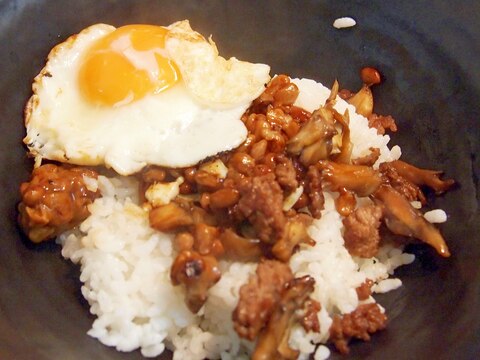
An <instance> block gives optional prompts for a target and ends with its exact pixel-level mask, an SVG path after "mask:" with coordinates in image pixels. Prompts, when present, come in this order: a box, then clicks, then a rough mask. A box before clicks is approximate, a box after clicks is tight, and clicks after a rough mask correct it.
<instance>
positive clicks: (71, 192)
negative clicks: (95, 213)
mask: <svg viewBox="0 0 480 360" xmlns="http://www.w3.org/2000/svg"><path fill="white" fill-rule="evenodd" d="M85 177H88V178H92V179H96V178H97V173H96V172H95V171H93V170H89V169H86V168H67V167H62V166H58V165H54V164H46V165H42V166H40V167H38V168H36V169H35V170H33V172H32V179H31V180H30V181H29V182H24V183H23V184H22V185H21V186H20V193H21V195H22V201H21V203H20V204H19V206H18V209H19V222H20V225H21V227H22V229H23V231H24V232H25V234H27V236H28V237H29V238H30V240H31V241H33V242H35V243H38V242H41V241H45V240H49V239H51V238H53V237H55V236H57V235H58V234H60V233H62V232H63V231H65V230H67V229H70V228H72V227H74V226H75V225H77V224H79V223H80V222H81V221H83V220H85V219H86V218H87V217H88V215H90V213H89V211H88V209H87V206H88V205H89V204H91V203H92V202H93V201H94V200H95V199H96V198H97V197H98V196H99V193H98V192H97V191H90V190H89V189H88V188H87V186H86V184H85V180H84V178H85Z"/></svg>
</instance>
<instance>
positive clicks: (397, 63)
mask: <svg viewBox="0 0 480 360" xmlns="http://www.w3.org/2000/svg"><path fill="white" fill-rule="evenodd" d="M478 14H480V3H479V2H478V1H475V0H471V1H468V0H465V1H456V2H451V1H423V0H422V1H410V2H408V3H407V2H406V1H404V2H400V1H368V2H366V1H365V2H359V1H355V2H353V1H352V2H340V1H309V2H307V1H274V0H272V1H229V2H227V1H178V2H177V1H175V2H173V1H159V0H156V1H154V0H142V1H116V0H109V1H99V0H87V1H63V2H60V1H40V0H39V1H33V0H31V1H30V0H18V1H13V0H12V1H8V0H4V1H0V46H1V57H0V79H1V81H0V136H1V141H0V146H1V151H0V163H1V185H2V188H3V193H2V197H1V199H2V200H1V202H0V206H1V226H0V359H19V360H24V359H36V360H42V359H140V358H141V356H140V353H139V352H138V351H137V352H133V353H129V354H122V353H117V352H116V351H115V350H113V349H111V348H108V347H105V346H103V345H101V344H100V343H99V342H98V341H96V340H94V339H92V338H90V337H88V336H87V335H86V334H85V333H86V331H87V330H88V329H89V326H90V324H91V322H92V317H91V316H90V314H89V312H88V307H87V304H86V303H85V301H84V300H83V299H82V298H81V295H80V283H79V281H78V274H79V272H78V269H77V268H76V267H75V266H74V265H72V264H71V263H69V262H67V261H65V260H63V259H62V257H61V255H60V251H59V250H60V249H59V248H58V246H56V245H55V244H53V243H50V244H44V245H40V246H32V245H31V244H29V243H28V241H25V240H24V239H23V238H22V236H21V235H20V233H19V231H18V228H17V226H16V222H15V217H16V210H15V206H16V203H17V202H18V200H19V195H18V185H19V183H20V182H21V181H24V180H26V179H27V178H28V176H29V172H30V170H31V167H32V163H31V161H30V160H28V159H27V158H26V156H25V150H24V148H23V147H22V143H21V139H22V137H23V135H24V129H23V123H22V109H23V106H24V104H25V102H26V100H27V98H28V97H29V96H30V92H31V90H30V86H31V82H32V79H33V77H34V76H35V75H36V74H37V73H38V72H39V70H40V69H41V68H42V66H43V64H44V59H45V57H46V55H47V54H48V51H49V50H50V48H51V47H52V46H53V45H55V44H56V43H58V42H60V41H63V40H64V39H66V37H67V36H69V35H70V34H73V33H77V32H78V31H79V30H81V29H82V28H84V27H86V26H88V25H90V24H93V23H97V22H105V23H111V24H113V25H122V24H127V23H153V24H160V25H166V24H170V23H171V22H173V21H176V20H180V19H186V18H188V19H190V20H191V23H192V25H193V27H194V28H195V29H196V30H198V31H200V32H201V33H203V34H205V35H208V34H214V38H215V40H216V42H217V45H218V47H219V49H220V52H221V54H222V55H224V56H227V57H230V56H236V57H238V58H240V59H245V60H249V61H253V62H263V63H268V64H270V65H271V66H272V73H288V74H291V75H292V76H296V77H308V78H312V79H316V80H318V81H321V82H323V83H325V84H327V85H328V84H331V83H332V82H333V80H334V79H335V78H337V79H338V80H339V81H340V83H341V84H342V85H343V86H344V87H347V88H351V89H357V88H358V87H359V86H360V80H359V78H358V70H359V69H360V68H361V67H362V66H366V65H371V66H375V67H376V68H378V69H380V71H381V72H382V73H383V75H384V77H385V82H384V84H383V85H381V86H380V87H378V88H376V89H375V90H374V91H375V99H376V101H377V104H376V105H377V106H376V109H377V112H379V113H384V114H392V115H393V116H394V117H395V118H396V119H397V123H398V126H399V131H398V132H397V133H396V134H395V135H394V136H393V141H392V143H394V144H399V145H400V146H401V147H402V150H403V154H404V159H407V160H408V161H410V162H412V163H414V164H417V165H419V166H422V167H428V168H439V169H443V170H445V172H446V174H447V175H448V176H449V177H453V178H455V179H456V180H457V181H458V184H459V186H458V187H457V188H456V189H455V190H454V191H451V192H449V193H447V194H446V195H445V196H443V197H441V198H437V199H431V200H432V202H431V206H432V207H441V208H443V209H445V210H446V212H447V213H448V215H449V221H448V222H447V223H446V224H443V225H441V226H440V228H441V230H442V232H443V234H444V235H445V238H446V239H447V241H448V244H449V246H450V248H451V251H452V257H451V258H449V259H443V258H439V257H438V256H437V255H436V254H434V253H433V252H432V251H431V250H430V249H427V248H426V247H423V246H415V247H414V248H413V249H412V250H413V251H414V252H415V253H416V255H417V260H416V262H415V263H414V264H412V265H410V266H408V267H404V268H402V269H401V270H400V271H399V272H398V273H399V275H400V276H401V278H402V280H403V281H404V286H403V287H402V288H401V289H399V290H397V291H394V292H392V293H390V294H388V295H384V296H378V299H379V301H380V302H381V303H382V304H384V305H385V307H386V309H387V312H388V314H389V317H390V320H389V325H388V329H387V330H386V331H383V332H381V333H379V334H377V335H375V336H374V337H373V339H372V341H371V342H369V343H354V344H353V345H352V349H351V350H352V351H351V355H350V358H351V359H357V358H369V359H429V358H431V359H474V358H477V359H478V358H480V267H479V265H480V235H479V234H480V217H479V210H478V208H479V191H480V189H479V185H478V179H479V176H480V173H479V171H480V166H479V157H480V152H479V150H480V122H479V121H480V113H479V104H480V67H479V66H478V58H477V57H478V55H480V41H479V38H480V25H479V24H480V21H479V19H478ZM341 16H352V17H354V18H355V19H356V20H357V25H356V26H355V27H353V28H350V29H344V30H337V29H334V28H333V27H332V22H333V21H334V20H335V19H336V18H337V17H341ZM332 358H333V359H338V358H340V356H339V355H336V354H335V355H333V356H332Z"/></svg>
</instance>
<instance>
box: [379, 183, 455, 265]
mask: <svg viewBox="0 0 480 360" xmlns="http://www.w3.org/2000/svg"><path fill="white" fill-rule="evenodd" d="M372 197H373V200H374V201H375V202H376V203H377V204H381V205H382V206H383V210H384V211H383V214H384V219H385V224H386V225H387V227H388V229H389V230H390V231H391V232H393V233H394V234H397V235H403V236H409V237H414V238H416V239H419V240H421V241H423V242H424V243H426V244H429V245H430V246H432V247H433V248H434V249H435V250H436V251H437V252H438V253H439V254H440V255H441V256H443V257H449V256H450V251H449V250H448V247H447V244H446V243H445V240H444V239H443V237H442V235H441V234H440V231H438V229H437V228H436V227H435V226H434V225H432V224H431V223H429V222H428V221H427V220H426V219H425V218H424V217H423V215H422V213H421V212H420V211H418V210H417V209H415V208H414V207H413V206H412V205H411V204H410V202H409V201H408V200H407V199H406V198H404V197H403V196H402V195H401V194H400V193H399V192H398V191H396V190H395V189H394V188H392V187H391V186H388V185H381V186H380V187H379V188H378V190H377V191H375V193H374V194H373V196H372Z"/></svg>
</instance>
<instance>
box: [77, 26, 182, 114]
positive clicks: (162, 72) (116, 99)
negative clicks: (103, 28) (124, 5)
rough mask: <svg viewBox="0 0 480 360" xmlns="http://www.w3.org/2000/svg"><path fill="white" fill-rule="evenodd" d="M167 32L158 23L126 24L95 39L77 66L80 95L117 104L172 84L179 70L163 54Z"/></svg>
mask: <svg viewBox="0 0 480 360" xmlns="http://www.w3.org/2000/svg"><path fill="white" fill-rule="evenodd" d="M167 33H168V30H167V29H166V28H163V27H160V26H153V25H127V26H123V27H120V28H118V29H116V30H115V31H113V32H112V33H110V34H108V35H106V36H105V37H103V38H101V39H99V40H98V41H97V42H96V43H95V44H94V45H93V46H92V47H91V48H90V49H89V51H88V53H87V54H86V57H85V58H84V60H83V63H82V65H81V67H80V72H79V85H80V91H81V92H82V94H83V95H84V96H85V97H86V98H87V99H88V101H90V102H92V103H95V104H100V105H107V106H115V105H116V106H118V105H125V104H128V103H130V102H132V101H135V100H138V99H141V98H143V97H144V96H145V95H147V94H157V93H159V92H160V91H163V90H165V89H167V88H169V87H171V86H172V85H174V84H175V83H176V82H177V81H178V80H179V77H180V72H179V70H178V68H177V67H176V65H175V64H174V62H173V61H171V60H170V59H168V58H167V57H166V52H165V36H166V34H167Z"/></svg>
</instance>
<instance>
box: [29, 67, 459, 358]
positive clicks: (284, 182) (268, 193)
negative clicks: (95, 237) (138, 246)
mask: <svg viewBox="0 0 480 360" xmlns="http://www.w3.org/2000/svg"><path fill="white" fill-rule="evenodd" d="M362 79H363V81H364V86H363V87H362V88H361V89H360V91H359V92H357V93H355V94H353V93H351V92H350V91H348V90H339V85H338V83H337V82H335V84H334V85H333V87H332V91H331V94H330V97H329V98H328V100H327V101H326V103H325V105H324V106H322V107H320V108H319V109H317V110H315V111H314V112H313V113H310V112H308V111H306V110H305V109H302V108H300V107H297V106H295V105H294V103H295V100H296V99H297V96H298V93H299V90H298V88H297V86H296V85H295V84H294V83H293V82H291V81H290V78H289V77H288V76H286V75H279V76H276V77H275V78H274V79H273V80H271V81H270V83H269V84H268V85H267V87H266V88H265V91H264V92H263V93H262V94H261V95H260V96H259V97H258V98H257V99H256V100H255V101H254V102H253V103H252V105H251V107H250V108H249V109H248V110H247V112H246V113H245V114H244V115H243V117H242V120H243V122H244V124H245V126H246V127H247V129H248V137H247V140H246V141H245V142H244V143H243V144H242V145H241V146H240V147H238V148H237V149H235V150H233V151H230V152H226V153H222V154H219V155H218V156H216V157H214V158H211V159H207V160H206V161H203V162H202V163H200V164H198V165H196V166H193V167H189V168H181V169H171V168H160V167H149V168H147V169H144V170H143V172H142V173H141V174H139V175H138V176H139V178H140V184H141V185H140V189H139V191H140V196H141V199H142V200H143V202H144V204H145V205H144V207H145V208H147V209H148V210H149V221H150V226H151V227H152V228H154V229H157V230H159V231H162V232H170V233H174V234H175V236H174V249H175V251H176V257H175V259H174V261H173V264H172V267H171V273H170V276H171V281H172V283H173V284H174V285H178V286H182V287H184V289H185V296H186V299H185V301H186V304H187V305H188V307H189V309H190V310H191V311H192V312H194V313H197V312H198V311H199V310H200V309H201V308H202V306H203V305H204V303H205V302H206V300H207V298H208V291H209V289H210V288H211V287H212V286H214V285H215V284H216V283H217V282H218V281H219V280H220V278H221V276H222V274H221V271H220V266H219V261H220V260H222V259H225V260H234V261H241V262H256V263H258V265H257V269H256V272H255V274H253V275H251V277H250V278H249V280H248V282H247V283H246V284H244V285H243V286H242V287H241V289H240V293H239V301H238V305H237V307H236V308H235V310H234V312H233V315H232V316H233V322H234V327H235V330H236V332H237V333H238V335H239V336H240V337H242V338H245V339H248V340H256V348H255V350H254V353H253V356H252V358H253V359H255V360H257V359H295V358H296V357H297V356H298V353H297V352H296V351H294V350H292V349H291V348H290V347H289V345H288V338H289V333H290V330H291V328H292V325H293V324H301V325H302V326H303V327H304V328H305V329H306V331H314V332H319V331H320V325H319V323H318V317H317V313H318V311H320V304H319V303H318V302H316V301H315V300H313V299H312V298H311V297H310V295H311V293H312V292H313V290H314V287H315V281H314V279H313V278H311V277H309V276H304V277H299V278H295V276H294V274H293V273H292V271H291V270H290V267H289V265H288V263H289V259H290V258H291V256H292V254H294V253H295V251H297V250H298V249H299V248H300V247H308V246H312V245H314V243H315V242H314V240H313V239H312V238H311V237H310V236H309V234H308V231H307V229H308V227H309V225H310V224H311V223H312V222H313V221H314V220H315V219H319V218H320V217H321V216H322V210H323V208H324V197H323V191H324V190H328V191H331V192H334V193H337V194H338V196H337V197H336V200H335V205H336V209H337V211H338V212H339V213H340V214H341V215H342V216H343V224H344V227H345V230H344V239H345V246H346V248H347V250H348V251H349V252H350V253H351V254H352V255H354V256H357V257H365V258H370V257H372V256H375V255H376V253H377V252H378V250H379V247H380V246H381V243H382V239H381V236H380V228H381V227H382V226H385V227H386V228H387V229H388V230H389V231H390V232H391V233H393V234H397V235H402V236H405V237H407V238H409V239H412V240H414V239H416V240H419V241H422V242H424V243H426V244H428V245H430V246H432V247H433V248H434V249H435V250H436V251H437V252H438V253H439V254H440V255H441V256H445V257H446V256H449V255H450V253H449V250H448V247H447V245H446V243H445V241H444V239H443V237H442V235H441V234H440V232H439V231H438V230H437V229H436V228H435V226H434V225H432V224H431V223H429V222H428V221H427V220H425V218H424V217H423V215H422V213H421V212H420V211H419V210H417V209H415V208H414V207H413V206H412V201H420V202H421V203H422V204H424V203H425V202H426V196H425V195H424V192H423V191H424V189H425V188H428V189H431V190H433V191H434V192H435V193H436V194H440V193H443V192H445V191H447V190H448V189H450V188H451V187H452V185H453V184H454V182H453V180H442V179H441V178H440V175H441V173H440V172H438V171H431V170H423V169H419V168H417V167H414V166H413V165H410V164H407V163H405V162H403V161H399V160H398V161H393V162H388V163H382V164H377V163H378V159H379V156H380V150H379V149H378V148H371V149H370V154H368V155H367V156H364V157H361V158H352V149H353V144H352V142H351V140H350V129H349V123H350V119H349V114H348V111H347V112H345V113H344V114H341V113H339V112H338V111H337V110H335V108H334V105H335V102H336V99H337V96H340V97H342V98H343V99H346V100H347V101H348V102H350V103H351V104H352V105H354V106H355V107H356V109H357V112H358V113H360V114H362V115H364V116H365V117H367V118H368V120H369V125H370V126H371V127H374V128H375V129H377V131H378V133H379V134H383V133H385V131H386V130H391V131H396V130H397V128H396V125H395V121H394V120H393V118H392V117H390V116H380V115H377V114H375V113H373V96H372V92H371V90H370V87H371V86H372V85H375V84H378V83H379V82H380V75H379V74H378V72H376V70H375V69H372V68H366V69H363V70H362ZM95 176H96V174H95V173H94V172H93V171H92V172H89V171H88V170H82V169H81V168H77V169H64V168H62V167H59V166H57V165H53V164H49V165H44V166H42V167H40V168H38V169H36V170H35V171H34V172H33V175H32V180H31V181H30V182H28V183H25V184H23V185H22V187H21V189H22V203H21V204H20V223H21V224H22V226H23V227H24V228H25V229H26V233H27V234H28V235H29V236H30V237H31V239H32V240H33V241H35V242H38V241H42V240H45V239H48V238H51V237H52V236H55V235H57V234H58V233H59V232H61V231H63V230H65V229H66V228H68V227H72V226H75V225H76V224H78V222H79V221H80V220H83V219H84V218H85V217H86V216H87V215H88V210H86V205H88V204H89V203H91V202H92V201H93V200H94V199H95V197H97V196H99V194H98V193H97V192H93V191H90V190H88V187H87V185H86V182H85V181H86V180H85V178H86V177H87V178H88V177H95ZM59 179H62V180H59ZM358 198H369V199H370V200H371V201H369V202H368V203H367V204H366V205H361V204H365V202H361V204H360V202H359V201H358ZM371 285H372V284H371V283H365V284H362V286H360V287H359V288H358V289H357V292H358V297H359V299H365V298H367V297H368V296H369V295H370V287H371ZM320 291H321V289H320ZM385 324H386V316H385V314H384V313H383V312H382V311H381V310H380V308H379V307H378V306H377V305H376V304H366V305H361V306H359V307H358V308H357V309H356V310H355V311H354V312H352V313H350V314H345V315H343V316H337V317H335V318H334V322H333V325H332V327H331V329H330V334H331V341H332V342H333V343H334V344H335V346H336V347H337V348H338V350H339V351H341V352H343V353H345V352H348V341H349V340H350V339H351V338H359V339H363V340H368V339H369V334H372V333H373V332H376V331H377V330H380V329H382V328H384V327H385Z"/></svg>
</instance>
